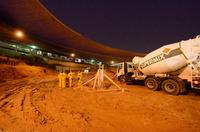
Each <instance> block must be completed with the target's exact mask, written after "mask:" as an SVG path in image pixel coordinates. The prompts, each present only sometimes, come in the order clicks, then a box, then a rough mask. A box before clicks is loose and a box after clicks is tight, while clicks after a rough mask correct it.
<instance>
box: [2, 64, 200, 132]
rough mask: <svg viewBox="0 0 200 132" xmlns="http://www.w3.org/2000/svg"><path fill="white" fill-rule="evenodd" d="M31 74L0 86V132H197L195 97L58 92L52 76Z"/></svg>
mask: <svg viewBox="0 0 200 132" xmlns="http://www.w3.org/2000/svg"><path fill="white" fill-rule="evenodd" d="M4 67H5V66H4ZM15 68H16V70H17V71H19V73H20V75H21V72H20V70H19V69H20V68H19V67H15ZM32 68H33V67H32ZM34 68H35V70H31V71H32V72H30V73H29V74H26V72H25V73H23V75H25V76H22V77H20V78H18V77H17V76H16V78H15V79H14V80H13V79H8V78H6V79H4V80H6V81H3V82H1V83H0V132H13V131H14V132H15V131H16V132H41V131H43V132H46V131H47V132H133V131H137V132H140V131H141V132H160V131H162V132H165V131H166V132H168V131H176V132H199V131H200V95H199V94H197V93H189V94H187V95H179V96H173V95H168V94H166V93H164V92H162V91H157V92H154V91H150V90H148V89H146V88H145V87H143V86H139V85H125V84H120V86H121V87H123V88H127V91H125V92H123V93H122V92H120V91H112V92H95V91H89V90H88V89H89V88H88V87H83V89H78V90H73V89H69V88H65V89H62V88H59V87H58V79H57V74H53V72H45V73H43V72H42V71H43V69H42V70H41V67H34ZM1 69H3V68H2V67H1ZM22 69H26V71H30V67H28V66H23V68H22ZM34 71H35V72H36V71H38V74H31V73H35V72H34ZM47 71H48V70H47ZM39 73H41V74H39ZM36 75H37V76H36ZM39 75H40V76H39ZM86 78H89V77H88V76H87V77H85V79H86Z"/></svg>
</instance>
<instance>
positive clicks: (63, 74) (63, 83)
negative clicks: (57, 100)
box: [61, 72, 67, 88]
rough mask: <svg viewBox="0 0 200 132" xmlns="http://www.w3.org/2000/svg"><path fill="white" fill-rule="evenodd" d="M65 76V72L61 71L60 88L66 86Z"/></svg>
mask: <svg viewBox="0 0 200 132" xmlns="http://www.w3.org/2000/svg"><path fill="white" fill-rule="evenodd" d="M66 78H67V74H66V73H65V72H63V73H62V78H61V80H62V88H65V87H66Z"/></svg>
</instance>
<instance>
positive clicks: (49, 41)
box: [0, 0, 143, 61]
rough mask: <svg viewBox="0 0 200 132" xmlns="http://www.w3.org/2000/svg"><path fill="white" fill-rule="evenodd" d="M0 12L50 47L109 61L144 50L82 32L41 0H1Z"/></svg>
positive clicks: (128, 58) (9, 21) (3, 17)
mask: <svg viewBox="0 0 200 132" xmlns="http://www.w3.org/2000/svg"><path fill="white" fill-rule="evenodd" d="M0 16H1V18H0V19H1V21H3V22H4V23H7V24H9V25H11V27H13V28H19V27H20V28H21V29H23V30H24V31H26V33H27V35H29V36H31V37H30V38H29V39H32V40H34V41H37V42H39V43H40V44H41V45H43V46H45V47H47V48H49V47H53V48H54V49H56V50H61V51H63V52H66V51H68V52H71V53H76V56H78V55H79V56H85V57H86V58H88V57H93V58H98V59H100V60H108V61H110V60H116V59H121V60H130V59H131V58H132V57H134V56H135V55H137V56H143V54H141V53H136V52H129V51H125V50H120V49H116V48H111V47H109V46H105V45H103V44H100V43H97V42H95V41H93V40H90V39H88V38H86V37H84V36H82V35H81V34H79V33H77V32H76V31H74V30H72V29H71V28H69V27H68V26H66V25H64V24H63V23H62V22H61V21H59V20H58V19H57V18H56V17H55V16H54V15H53V14H51V13H50V12H49V11H48V10H47V9H46V8H45V7H44V6H43V5H42V4H41V3H40V2H39V1H38V0H28V1H27V0H20V1H18V0H5V1H2V2H1V3H0ZM21 35H22V34H21ZM51 49H52V48H51Z"/></svg>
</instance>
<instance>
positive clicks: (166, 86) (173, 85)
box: [161, 78, 181, 95]
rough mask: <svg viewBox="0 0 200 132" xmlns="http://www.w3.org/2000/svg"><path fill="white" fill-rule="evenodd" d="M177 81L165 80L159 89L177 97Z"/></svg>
mask: <svg viewBox="0 0 200 132" xmlns="http://www.w3.org/2000/svg"><path fill="white" fill-rule="evenodd" d="M180 87H181V86H180V85H179V82H178V81H175V80H173V79H170V78H169V79H166V80H164V81H163V82H162V84H161V88H162V89H163V90H164V91H165V92H166V93H168V94H173V95H178V94H179V93H180V89H181V88H180Z"/></svg>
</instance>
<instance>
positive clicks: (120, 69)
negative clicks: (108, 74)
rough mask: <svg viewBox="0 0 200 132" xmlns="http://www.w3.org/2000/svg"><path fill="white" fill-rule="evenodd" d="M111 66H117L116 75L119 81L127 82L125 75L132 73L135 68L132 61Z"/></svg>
mask: <svg viewBox="0 0 200 132" xmlns="http://www.w3.org/2000/svg"><path fill="white" fill-rule="evenodd" d="M112 66H115V67H117V73H116V76H117V79H118V80H119V81H121V82H127V79H128V78H127V75H132V74H133V71H134V69H135V68H134V66H133V63H132V62H121V63H116V64H113V65H112Z"/></svg>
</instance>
